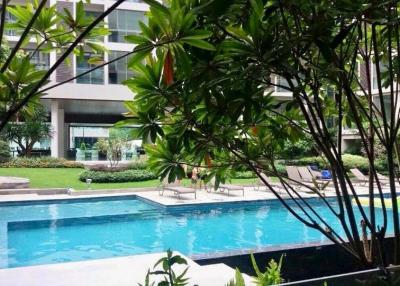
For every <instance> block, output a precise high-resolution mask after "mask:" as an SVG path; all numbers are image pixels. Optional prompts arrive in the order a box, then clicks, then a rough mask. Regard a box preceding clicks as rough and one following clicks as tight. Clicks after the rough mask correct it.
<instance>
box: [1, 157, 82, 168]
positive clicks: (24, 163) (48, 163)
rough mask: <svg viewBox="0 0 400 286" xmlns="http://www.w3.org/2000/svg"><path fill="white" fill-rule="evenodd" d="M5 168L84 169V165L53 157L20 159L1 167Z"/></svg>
mask: <svg viewBox="0 0 400 286" xmlns="http://www.w3.org/2000/svg"><path fill="white" fill-rule="evenodd" d="M0 167H3V168H83V164H82V163H79V162H75V161H68V160H65V159H60V158H53V157H39V158H28V157H18V158H14V159H12V160H11V161H9V162H6V163H3V164H1V165H0Z"/></svg>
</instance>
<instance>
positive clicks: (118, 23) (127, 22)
mask: <svg viewBox="0 0 400 286" xmlns="http://www.w3.org/2000/svg"><path fill="white" fill-rule="evenodd" d="M139 21H142V22H145V21H146V16H145V15H144V12H141V11H130V10H114V11H113V12H112V13H111V14H110V16H108V27H109V29H110V31H111V35H109V36H108V41H109V42H114V43H123V42H125V36H127V35H130V34H137V33H139V32H140V26H139Z"/></svg>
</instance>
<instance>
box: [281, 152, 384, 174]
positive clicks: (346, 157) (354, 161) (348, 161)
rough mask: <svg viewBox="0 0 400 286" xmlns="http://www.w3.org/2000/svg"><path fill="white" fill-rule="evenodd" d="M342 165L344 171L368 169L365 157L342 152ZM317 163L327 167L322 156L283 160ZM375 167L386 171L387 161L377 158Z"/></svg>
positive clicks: (297, 164)
mask: <svg viewBox="0 0 400 286" xmlns="http://www.w3.org/2000/svg"><path fill="white" fill-rule="evenodd" d="M342 160H343V165H344V167H345V169H346V171H349V170H350V169H352V168H357V169H359V170H360V171H362V172H363V173H367V172H368V171H369V162H368V159H367V158H366V157H363V156H358V155H351V154H343V155H342ZM314 164H315V165H318V167H319V168H321V169H324V168H329V166H328V165H327V161H326V160H324V158H323V157H321V156H320V157H304V158H301V159H298V160H287V161H285V165H287V166H288V165H294V166H308V165H314ZM375 167H376V169H377V171H378V172H385V171H387V162H386V160H383V159H377V160H376V161H375Z"/></svg>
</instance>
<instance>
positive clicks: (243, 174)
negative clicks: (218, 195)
mask: <svg viewBox="0 0 400 286" xmlns="http://www.w3.org/2000/svg"><path fill="white" fill-rule="evenodd" d="M233 177H234V178H235V179H251V178H255V177H256V174H254V172H251V171H237V172H234V173H233Z"/></svg>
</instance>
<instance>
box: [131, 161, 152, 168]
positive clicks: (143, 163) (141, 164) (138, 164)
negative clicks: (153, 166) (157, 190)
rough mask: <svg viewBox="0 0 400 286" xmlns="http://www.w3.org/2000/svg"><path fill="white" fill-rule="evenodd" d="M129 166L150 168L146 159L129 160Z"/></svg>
mask: <svg viewBox="0 0 400 286" xmlns="http://www.w3.org/2000/svg"><path fill="white" fill-rule="evenodd" d="M128 168H129V169H135V170H145V169H148V164H147V162H146V161H140V160H133V161H130V162H129V164H128Z"/></svg>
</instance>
